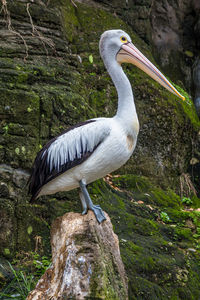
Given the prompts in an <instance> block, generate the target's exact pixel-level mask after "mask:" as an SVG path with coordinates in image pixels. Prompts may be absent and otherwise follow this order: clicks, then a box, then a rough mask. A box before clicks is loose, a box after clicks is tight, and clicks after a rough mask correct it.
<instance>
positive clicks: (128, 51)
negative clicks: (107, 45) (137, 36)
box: [117, 43, 185, 100]
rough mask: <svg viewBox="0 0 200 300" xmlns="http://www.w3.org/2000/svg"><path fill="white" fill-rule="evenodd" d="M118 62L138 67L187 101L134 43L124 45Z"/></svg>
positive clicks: (119, 53)
mask: <svg viewBox="0 0 200 300" xmlns="http://www.w3.org/2000/svg"><path fill="white" fill-rule="evenodd" d="M117 61H118V62H119V63H123V62H127V63H132V64H134V65H136V66H137V67H138V68H140V69H141V70H143V71H144V72H145V73H147V74H148V75H149V76H150V77H152V78H153V79H154V80H156V81H157V82H159V83H160V84H161V85H162V86H164V87H165V88H166V89H167V90H169V91H170V92H171V93H173V94H175V95H176V96H178V97H180V98H181V99H182V100H185V97H184V96H182V95H181V94H180V93H179V92H178V91H177V90H176V89H175V87H174V86H173V85H172V84H171V83H170V82H169V81H168V80H167V78H166V77H165V76H164V75H163V74H162V73H161V72H160V71H159V70H158V69H157V68H156V67H155V66H154V65H153V64H152V63H151V62H150V61H149V60H148V59H147V58H146V57H145V56H144V55H143V54H142V53H141V52H140V51H139V50H138V49H137V48H136V47H135V46H134V45H133V44H132V43H127V44H124V45H122V47H121V49H120V51H119V52H118V54H117Z"/></svg>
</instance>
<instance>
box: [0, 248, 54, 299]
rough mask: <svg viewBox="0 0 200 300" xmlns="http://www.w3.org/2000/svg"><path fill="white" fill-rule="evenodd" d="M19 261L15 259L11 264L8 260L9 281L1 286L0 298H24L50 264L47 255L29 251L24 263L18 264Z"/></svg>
mask: <svg viewBox="0 0 200 300" xmlns="http://www.w3.org/2000/svg"><path fill="white" fill-rule="evenodd" d="M19 263H21V261H17V260H15V261H14V263H13V265H11V263H10V262H8V265H9V268H10V271H11V277H12V279H11V281H10V283H9V284H8V285H6V286H5V287H3V288H2V290H1V292H0V300H6V299H16V300H17V299H19V300H25V299H26V298H27V296H28V294H29V292H30V291H31V290H32V289H34V287H35V285H36V283H37V281H38V280H39V279H40V277H41V276H42V275H43V274H44V272H45V271H46V269H47V268H48V267H49V266H50V260H49V258H48V257H47V256H40V255H39V254H38V253H34V252H32V253H30V254H29V257H28V258H26V261H24V264H23V265H22V266H19Z"/></svg>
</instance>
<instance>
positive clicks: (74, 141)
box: [29, 119, 110, 201]
mask: <svg viewBox="0 0 200 300" xmlns="http://www.w3.org/2000/svg"><path fill="white" fill-rule="evenodd" d="M109 133H110V126H109V125H108V123H107V122H105V119H99V120H98V119H97V120H95V119H94V120H89V121H86V122H84V123H80V124H77V125H76V126H74V127H70V128H69V129H68V130H67V131H66V132H64V133H63V134H61V135H59V136H58V137H56V138H54V139H52V140H50V141H49V142H48V143H47V144H46V145H45V146H44V147H43V148H42V150H41V151H40V152H39V153H38V154H37V157H36V159H35V162H34V164H33V169H32V173H31V176H30V179H29V193H31V194H32V198H31V201H33V200H34V199H35V198H36V197H37V195H38V194H39V192H40V190H41V188H42V186H43V185H45V184H46V183H47V182H49V181H51V180H52V179H54V178H56V177H57V176H59V175H60V174H62V173H64V172H66V171H67V170H69V169H71V168H73V167H75V166H77V165H79V164H81V163H82V162H83V161H85V160H86V159H87V158H88V157H89V156H90V155H91V154H92V153H93V152H94V151H95V149H96V148H97V147H98V146H99V145H100V144H101V143H102V142H103V140H104V139H105V138H106V137H107V136H108V135H109Z"/></svg>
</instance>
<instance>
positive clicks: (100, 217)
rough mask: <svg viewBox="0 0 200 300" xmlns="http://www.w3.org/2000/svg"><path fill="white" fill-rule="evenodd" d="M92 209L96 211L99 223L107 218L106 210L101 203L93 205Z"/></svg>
mask: <svg viewBox="0 0 200 300" xmlns="http://www.w3.org/2000/svg"><path fill="white" fill-rule="evenodd" d="M90 209H91V210H92V211H93V212H94V214H95V217H96V219H97V221H98V222H99V224H100V223H101V222H103V221H104V220H106V217H105V215H104V212H103V210H102V209H101V207H100V206H99V205H93V206H92V207H91V208H90Z"/></svg>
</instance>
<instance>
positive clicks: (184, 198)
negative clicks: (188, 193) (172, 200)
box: [181, 197, 193, 205]
mask: <svg viewBox="0 0 200 300" xmlns="http://www.w3.org/2000/svg"><path fill="white" fill-rule="evenodd" d="M181 202H182V203H185V204H186V205H190V204H192V203H193V201H192V199H190V198H188V197H183V198H182V199H181Z"/></svg>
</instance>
